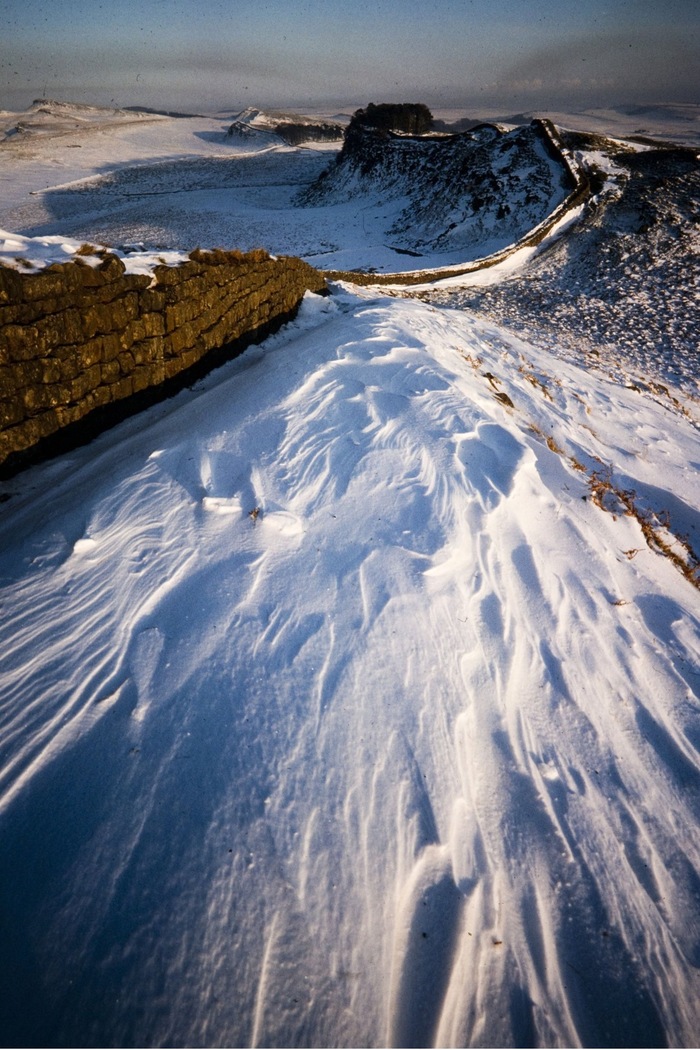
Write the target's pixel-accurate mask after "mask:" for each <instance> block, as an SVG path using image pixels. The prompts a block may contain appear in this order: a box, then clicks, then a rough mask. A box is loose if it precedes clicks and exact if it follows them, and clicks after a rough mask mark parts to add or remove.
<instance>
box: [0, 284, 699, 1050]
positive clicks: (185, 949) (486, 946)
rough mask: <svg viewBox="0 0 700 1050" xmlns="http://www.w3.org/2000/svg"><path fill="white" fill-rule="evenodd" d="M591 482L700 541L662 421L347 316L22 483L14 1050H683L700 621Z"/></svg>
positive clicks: (283, 339)
mask: <svg viewBox="0 0 700 1050" xmlns="http://www.w3.org/2000/svg"><path fill="white" fill-rule="evenodd" d="M304 326H311V327H307V328H306V330H304ZM511 406H512V407H511ZM661 459H662V460H663V480H662V479H661V478H660V477H659V469H658V464H659V462H660V460H661ZM601 461H602V462H603V463H607V464H609V466H610V479H611V483H612V484H613V485H615V484H617V485H620V484H622V482H623V481H624V484H625V485H628V486H631V485H634V486H635V487H636V489H637V490H638V492H639V493H640V494H644V496H645V498H646V500H647V501H648V503H649V504H650V505H653V507H654V508H655V509H656V511H658V513H659V514H661V513H662V512H663V511H664V509H669V508H670V510H671V512H672V513H673V515H674V519H677V520H675V521H674V524H675V526H676V527H677V528H678V529H679V530H680V529H681V527H682V526H685V527H687V526H691V527H694V528H697V523H698V510H697V508H698V506H700V492H699V491H698V481H697V477H698V475H697V472H696V471H694V470H692V469H691V468H690V467H689V465H688V464H689V463H697V462H698V461H700V444H699V442H698V436H697V431H696V429H695V428H694V427H693V426H692V425H691V423H690V422H689V421H688V420H687V418H685V417H684V416H682V415H676V414H674V413H673V411H670V410H669V408H667V407H666V406H663V407H662V406H660V405H659V404H658V403H656V402H655V401H654V400H653V399H652V398H648V397H644V396H641V395H640V394H639V393H637V392H635V391H631V390H625V389H623V388H620V387H617V386H615V385H613V384H611V383H609V382H607V381H605V380H604V379H602V378H596V377H595V376H591V375H589V374H586V373H585V372H582V371H580V370H578V369H576V368H575V367H574V366H569V365H566V364H563V363H556V366H555V367H554V362H553V361H552V359H551V358H550V357H549V356H547V355H545V354H542V353H540V352H537V351H535V350H534V348H531V347H529V346H528V345H527V344H524V343H518V342H516V341H514V340H513V339H512V337H508V338H507V337H505V336H504V335H503V333H502V332H500V331H499V330H498V329H497V328H495V327H493V326H487V325H483V324H480V323H478V322H476V321H474V320H472V319H470V318H469V317H468V316H467V315H466V314H463V313H460V312H458V311H452V310H448V311H445V310H442V311H440V310H436V309H435V308H431V307H428V306H424V305H421V304H418V303H410V302H399V301H392V300H381V299H379V300H368V301H365V300H362V299H357V298H356V297H355V296H353V295H350V294H348V293H345V294H340V293H337V294H336V296H335V297H333V299H331V300H330V301H328V300H326V301H324V300H316V299H313V298H312V299H310V300H308V305H307V307H306V310H305V311H304V312H303V313H302V316H301V318H300V320H299V322H298V323H297V324H296V325H293V326H291V327H290V328H289V329H287V331H286V333H285V334H283V335H279V336H277V337H276V338H275V340H273V341H271V342H270V343H268V344H267V346H266V348H265V349H264V350H261V351H253V352H251V353H249V354H247V355H245V356H244V357H243V358H241V359H240V360H239V362H234V363H232V364H231V365H228V366H226V367H225V368H224V369H223V370H221V371H219V372H218V373H216V374H215V375H213V376H212V377H210V379H209V380H208V381H206V382H204V383H202V384H201V385H200V386H199V387H198V389H197V390H196V391H194V392H192V393H191V394H188V393H185V394H182V395H180V396H179V398H178V399H176V400H175V401H174V402H172V403H171V404H169V405H167V406H161V407H160V408H158V409H154V410H152V412H151V413H150V414H149V416H148V419H145V418H144V419H141V420H139V421H132V422H130V423H126V424H124V425H123V426H122V427H121V428H120V429H119V430H117V431H113V432H112V433H111V434H110V435H108V436H106V437H105V438H103V439H101V440H100V441H98V442H96V443H95V444H94V445H93V446H91V448H89V449H86V450H84V451H83V452H82V453H74V454H73V455H72V456H71V457H67V458H64V459H63V460H61V461H57V462H56V463H54V464H53V465H48V466H46V467H43V468H36V469H35V470H33V471H31V472H29V473H28V474H27V475H25V476H24V479H23V480H22V481H21V482H20V483H19V485H18V490H15V494H14V495H13V497H12V499H11V500H10V502H9V503H8V504H7V506H6V507H5V511H4V520H3V523H2V562H1V564H2V573H3V587H2V601H3V609H4V616H3V627H2V651H3V653H4V670H3V690H2V691H3V696H4V701H3V723H2V724H3V732H2V752H3V753H2V779H1V782H0V787H1V791H2V793H1V795H0V812H1V814H2V824H3V838H4V842H5V849H4V851H3V855H2V862H1V870H0V880H1V881H0V885H2V894H3V899H4V901H5V902H6V907H7V910H6V915H5V935H4V939H3V948H2V964H3V967H4V969H5V970H6V980H7V981H8V982H11V983H12V985H13V987H14V989H15V994H14V995H13V996H12V997H7V998H6V999H5V1000H4V1003H3V1011H4V1017H3V1031H4V1032H5V1034H6V1037H7V1038H8V1040H9V1041H10V1042H16V1043H17V1044H18V1045H21V1044H24V1045H27V1044H29V1045H36V1044H37V1043H39V1044H40V1043H46V1044H50V1045H68V1044H71V1045H79V1046H86V1045H94V1044H99V1045H106V1044H117V1045H162V1044H169V1045H249V1044H252V1045H263V1046H270V1045H280V1046H282V1045H285V1046H290V1045H376V1044H380V1045H381V1044H384V1043H390V1044H393V1045H463V1044H468V1045H474V1044H484V1043H488V1044H492V1045H493V1044H499V1045H524V1044H532V1043H534V1044H538V1045H575V1044H587V1045H626V1046H631V1045H640V1046H641V1045H645V1046H646V1045H661V1044H663V1043H664V1042H665V1041H668V1042H671V1043H675V1044H678V1045H682V1044H691V1043H692V1042H693V1041H694V1040H695V1038H696V1036H697V1033H698V1032H699V1031H700V1027H699V1025H700V1018H699V1017H698V1005H697V1004H698V999H697V996H696V995H695V994H694V993H695V985H696V982H697V967H698V965H699V964H700V957H699V955H698V952H699V950H700V949H699V945H700V922H699V918H698V890H699V889H700V877H699V874H698V873H699V872H700V850H699V847H698V841H697V835H696V833H695V828H696V825H697V817H698V809H699V806H700V779H699V777H698V765H699V759H698V747H699V746H700V719H699V717H698V704H697V701H698V695H700V678H699V677H698V671H697V661H696V657H697V652H698V643H699V642H700V605H699V602H698V592H697V590H695V589H694V588H693V586H692V585H691V583H689V582H688V581H687V580H686V579H685V578H684V577H683V576H682V574H681V573H680V572H678V570H677V568H676V567H674V565H673V564H672V563H671V562H670V561H669V560H668V559H667V558H665V557H664V556H663V555H661V554H659V553H655V552H653V551H652V550H651V548H649V547H648V545H647V543H646V542H645V539H644V535H643V532H642V529H641V527H640V524H639V521H638V520H637V519H636V518H635V517H633V516H630V515H623V516H619V514H617V513H610V512H609V510H606V509H605V508H604V506H603V505H602V504H601V503H599V502H597V501H596V499H595V498H593V497H594V495H595V492H594V488H593V487H592V486H591V478H592V477H593V475H594V473H595V471H596V470H597V469H598V467H599V465H600V463H601ZM680 493H682V494H683V496H682V499H681V498H680V496H679V494H680ZM18 974H19V976H18ZM37 1004H40V1005H37Z"/></svg>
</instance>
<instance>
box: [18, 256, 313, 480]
mask: <svg viewBox="0 0 700 1050" xmlns="http://www.w3.org/2000/svg"><path fill="white" fill-rule="evenodd" d="M102 254H103V261H102V262H101V263H100V264H99V265H98V266H97V267H93V266H90V265H87V264H86V263H85V262H84V261H82V260H81V258H80V256H76V257H75V260H74V261H70V262H66V263H56V264H54V265H52V266H49V267H48V268H46V269H43V270H39V271H35V272H32V273H22V272H20V271H18V270H15V269H11V268H9V267H5V266H0V474H2V475H4V476H8V475H10V474H12V473H14V472H16V470H18V469H20V468H21V467H23V466H24V465H26V464H27V463H29V462H32V461H33V460H36V459H38V458H41V457H42V456H46V455H50V454H54V453H55V452H58V451H62V450H63V449H65V448H69V447H71V446H72V445H75V444H77V443H79V442H81V441H84V440H86V439H87V438H89V437H90V436H91V435H92V434H94V433H97V432H98V431H99V430H101V429H104V428H105V427H106V426H110V425H112V424H113V423H115V422H118V421H119V420H121V419H123V418H124V417H125V416H127V415H130V414H131V413H133V412H134V411H137V410H138V409H140V408H142V407H145V406H146V405H148V404H152V403H154V402H155V401H156V400H159V399H160V398H162V397H164V396H168V395H169V394H171V393H173V392H174V391H175V390H177V389H180V388H181V387H183V386H185V385H186V384H187V383H188V382H192V381H193V379H194V378H196V377H197V376H198V375H201V374H203V373H204V372H206V371H207V370H208V369H209V368H211V367H213V366H214V365H216V364H219V363H221V362H222V361H223V360H226V359H227V358H229V357H232V356H235V354H236V353H240V351H241V350H242V349H244V348H245V346H247V345H249V344H250V343H252V342H255V341H258V340H259V339H261V338H263V337H264V336H265V335H267V334H268V333H269V332H271V331H274V330H275V329H276V328H278V327H279V326H280V325H281V324H283V323H284V322H285V321H286V320H288V319H289V318H290V317H292V316H293V315H294V313H295V311H296V309H297V307H298V305H299V303H300V302H301V299H302V298H303V295H304V293H305V292H306V291H307V290H309V291H313V292H324V291H325V289H326V285H325V280H324V278H323V276H322V275H321V274H320V273H318V271H316V270H314V269H313V267H311V266H309V265H308V264H307V263H305V262H303V261H302V260H300V259H296V258H291V257H281V258H276V259H273V258H270V257H269V256H268V255H267V253H266V252H263V251H255V252H248V253H245V254H243V253H240V252H225V251H221V250H214V251H210V252H204V251H196V252H192V254H191V255H190V257H189V259H187V260H186V261H185V262H184V263H182V264H180V265H179V266H166V265H158V266H156V267H155V268H154V271H153V277H151V276H149V275H137V274H129V273H127V272H126V270H125V266H124V263H123V262H122V261H121V259H119V258H118V257H117V256H116V255H114V254H111V253H109V252H107V251H105V252H103V253H102Z"/></svg>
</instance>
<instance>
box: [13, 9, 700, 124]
mask: <svg viewBox="0 0 700 1050" xmlns="http://www.w3.org/2000/svg"><path fill="white" fill-rule="evenodd" d="M0 15H1V16H2V25H3V31H2V35H1V38H0V109H8V110H21V109H24V108H26V107H27V106H28V105H30V104H31V102H32V101H33V100H34V99H35V98H38V97H50V98H57V99H60V100H69V101H75V102H85V103H92V104H95V105H117V106H133V105H144V106H152V107H155V108H163V109H171V110H177V109H185V110H188V111H192V110H196V111H204V112H218V111H225V110H234V109H240V108H241V107H242V106H246V105H256V106H268V107H271V106H275V107H285V106H286V107H291V106H303V105H306V106H314V105H315V106H319V107H322V106H331V107H333V106H348V105H351V106H360V105H366V104H367V102H370V101H372V102H382V101H414V102H425V103H426V104H427V105H429V106H431V107H432V108H433V109H434V110H436V111H437V110H439V109H440V108H441V107H442V108H452V107H467V108H471V109H472V110H475V109H478V107H479V106H482V107H484V108H488V107H494V106H495V107H501V108H502V109H503V110H504V112H506V111H508V112H514V111H519V110H528V109H536V108H538V107H539V108H542V107H546V108H550V109H556V108H559V107H562V106H568V107H574V106H575V107H587V106H604V105H619V104H635V103H637V104H649V103H654V102H698V101H700V98H699V95H700V90H699V88H700V74H699V72H698V67H699V65H700V63H698V60H697V55H698V54H699V53H700V4H698V3H697V0H576V2H572V0H352V2H351V3H348V2H347V0H207V2H198V0H53V2H51V3H47V2H46V0H0Z"/></svg>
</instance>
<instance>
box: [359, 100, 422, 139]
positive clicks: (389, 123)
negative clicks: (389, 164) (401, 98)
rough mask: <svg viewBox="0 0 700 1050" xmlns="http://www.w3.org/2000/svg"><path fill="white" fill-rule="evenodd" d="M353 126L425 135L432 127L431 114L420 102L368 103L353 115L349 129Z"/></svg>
mask: <svg viewBox="0 0 700 1050" xmlns="http://www.w3.org/2000/svg"><path fill="white" fill-rule="evenodd" d="M353 125H354V126H355V127H357V126H358V125H359V126H361V127H365V128H379V129H380V130H381V131H403V132H405V133H406V134H409V135H425V134H426V132H428V131H430V130H431V128H432V126H433V114H432V113H431V112H430V110H429V109H428V107H427V106H424V105H423V103H422V102H380V103H379V104H376V103H374V102H370V103H369V105H368V106H367V107H366V109H358V110H356V111H355V112H354V113H353V115H352V120H351V121H350V128H352V127H353Z"/></svg>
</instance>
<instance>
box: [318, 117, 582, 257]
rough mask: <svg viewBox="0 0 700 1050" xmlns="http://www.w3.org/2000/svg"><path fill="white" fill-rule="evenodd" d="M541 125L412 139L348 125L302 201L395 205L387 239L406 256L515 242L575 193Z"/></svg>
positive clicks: (466, 253) (468, 251) (472, 253)
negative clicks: (333, 160) (335, 151)
mask: <svg viewBox="0 0 700 1050" xmlns="http://www.w3.org/2000/svg"><path fill="white" fill-rule="evenodd" d="M574 186H575V180H574V178H573V177H572V174H571V171H570V169H569V167H568V165H567V164H566V162H565V161H564V159H563V158H562V156H561V155H559V154H558V153H557V150H556V147H555V145H554V143H553V141H552V139H551V137H550V135H549V134H548V132H547V130H546V128H545V127H544V125H543V124H542V123H540V122H538V121H533V123H532V124H530V125H528V126H526V127H519V128H515V129H513V130H509V131H506V130H503V129H501V128H499V127H497V126H494V125H481V126H480V127H478V128H474V129H472V130H471V131H468V132H465V133H463V134H459V135H451V136H440V137H434V136H433V137H416V138H411V137H407V136H405V135H394V134H392V133H391V132H387V131H384V130H377V129H373V128H368V127H363V126H362V125H360V124H353V125H352V126H351V127H350V128H349V129H348V133H347V135H346V138H345V143H344V145H343V149H342V150H341V152H340V153H339V154H338V157H337V162H336V163H335V164H334V165H332V166H331V167H330V168H328V169H327V171H326V172H324V173H323V174H322V176H321V177H320V178H319V179H318V180H317V181H316V183H314V185H313V186H312V187H310V189H308V190H306V191H305V193H304V194H303V195H302V197H301V202H302V203H304V204H308V205H313V204H332V203H341V202H343V201H345V200H348V199H357V198H360V197H366V198H367V200H368V201H371V202H379V201H381V202H392V201H393V202H395V206H394V208H393V209H392V211H391V215H392V219H393V222H392V224H391V226H389V227H388V229H387V230H386V235H387V237H389V238H391V242H392V244H395V245H397V246H399V247H401V248H403V249H404V250H406V251H409V252H414V253H416V254H421V253H428V252H435V251H439V252H460V253H462V255H463V257H464V258H465V259H469V258H475V257H478V256H480V255H486V254H489V253H491V252H495V251H498V250H500V249H502V248H504V247H506V246H507V245H509V244H513V243H514V242H516V241H518V240H519V239H520V238H521V237H523V236H524V235H525V234H526V233H527V232H528V231H529V230H531V229H533V228H534V227H536V226H537V225H538V224H539V223H540V222H542V221H543V220H544V219H545V218H546V217H547V215H548V214H549V213H550V212H551V211H552V210H553V209H554V208H555V207H556V206H557V205H558V204H560V203H561V202H562V201H563V200H564V199H565V198H566V196H567V195H568V194H569V193H570V192H571V191H572V190H573V189H574Z"/></svg>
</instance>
